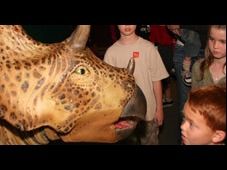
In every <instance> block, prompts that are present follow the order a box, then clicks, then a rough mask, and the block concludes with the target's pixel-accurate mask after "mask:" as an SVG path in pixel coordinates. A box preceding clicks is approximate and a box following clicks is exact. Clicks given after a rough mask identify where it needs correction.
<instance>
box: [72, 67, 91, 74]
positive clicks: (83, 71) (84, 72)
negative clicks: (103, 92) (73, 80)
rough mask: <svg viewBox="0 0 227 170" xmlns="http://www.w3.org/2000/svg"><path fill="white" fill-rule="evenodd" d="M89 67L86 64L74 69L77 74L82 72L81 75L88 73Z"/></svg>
mask: <svg viewBox="0 0 227 170" xmlns="http://www.w3.org/2000/svg"><path fill="white" fill-rule="evenodd" d="M87 71H88V70H87V68H86V67H84V66H79V67H78V68H76V70H75V71H74V73H76V74H80V75H84V74H86V73H87Z"/></svg>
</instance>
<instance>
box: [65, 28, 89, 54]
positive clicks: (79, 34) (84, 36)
mask: <svg viewBox="0 0 227 170" xmlns="http://www.w3.org/2000/svg"><path fill="white" fill-rule="evenodd" d="M90 27H91V26H90V25H79V26H77V28H76V30H75V31H74V32H73V33H72V35H71V36H70V38H69V44H70V46H71V47H72V48H73V49H79V50H80V49H84V48H85V46H86V44H87V40H88V37H89V33H90Z"/></svg>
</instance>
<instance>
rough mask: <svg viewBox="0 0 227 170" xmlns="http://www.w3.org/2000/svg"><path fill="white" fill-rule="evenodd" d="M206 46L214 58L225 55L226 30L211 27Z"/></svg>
mask: <svg viewBox="0 0 227 170" xmlns="http://www.w3.org/2000/svg"><path fill="white" fill-rule="evenodd" d="M208 46H209V49H210V51H211V53H212V54H213V56H214V57H215V58H222V57H224V56H226V30H223V29H218V28H215V27H212V28H211V30H210V35H209V39H208Z"/></svg>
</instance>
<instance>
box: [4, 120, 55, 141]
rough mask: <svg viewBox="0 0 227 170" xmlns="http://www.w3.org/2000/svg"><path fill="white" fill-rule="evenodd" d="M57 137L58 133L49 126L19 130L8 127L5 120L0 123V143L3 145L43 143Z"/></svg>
mask: <svg viewBox="0 0 227 170" xmlns="http://www.w3.org/2000/svg"><path fill="white" fill-rule="evenodd" d="M57 139H59V137H58V135H57V134H56V133H55V132H54V131H53V130H51V129H49V128H40V129H37V130H35V131H30V132H21V131H19V130H18V129H16V128H14V127H10V126H9V125H8V123H7V122H1V124H0V144H3V145H44V144H48V143H49V142H50V141H52V140H57Z"/></svg>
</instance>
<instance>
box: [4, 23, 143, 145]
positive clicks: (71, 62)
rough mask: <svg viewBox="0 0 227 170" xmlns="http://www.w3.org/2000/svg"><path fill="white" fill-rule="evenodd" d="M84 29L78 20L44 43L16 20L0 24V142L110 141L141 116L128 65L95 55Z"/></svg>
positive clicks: (140, 103) (125, 133)
mask: <svg viewBox="0 0 227 170" xmlns="http://www.w3.org/2000/svg"><path fill="white" fill-rule="evenodd" d="M89 31H90V26H88V25H81V26H78V27H77V29H76V30H75V31H74V32H73V33H72V35H71V36H70V37H69V38H68V39H66V40H65V41H62V42H60V43H52V44H44V43H41V42H38V41H35V40H33V39H32V38H31V37H30V36H28V35H27V34H26V33H25V31H24V30H23V28H22V27H21V26H10V25H4V26H3V25H2V26H0V51H1V53H0V143H2V144H35V143H38V144H47V143H48V142H49V141H51V140H56V139H62V140H63V141H65V142H107V143H113V142H116V141H119V140H121V139H123V138H125V137H127V136H128V135H129V134H130V133H131V132H132V131H133V130H134V129H135V127H136V124H137V122H138V120H139V119H143V118H144V116H145V113H146V100H145V97H144V95H143V94H142V92H141V90H140V89H139V88H138V86H137V85H136V84H135V80H134V78H133V75H132V72H133V67H134V65H133V64H129V66H128V68H129V69H128V70H127V69H122V68H115V67H112V66H110V65H108V64H106V63H104V62H103V61H102V60H100V59H98V58H97V57H96V56H95V55H94V54H93V53H92V51H91V50H89V49H88V48H86V43H87V40H88V36H89ZM131 63H133V60H132V62H131ZM137 118H139V119H137Z"/></svg>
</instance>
